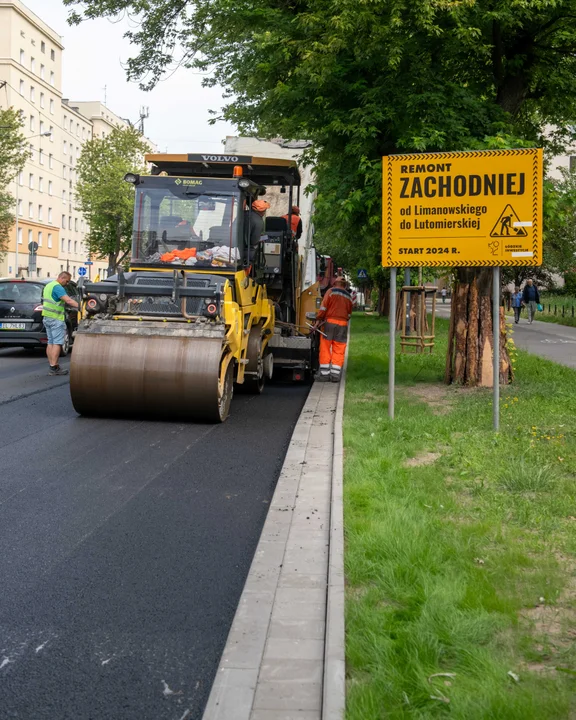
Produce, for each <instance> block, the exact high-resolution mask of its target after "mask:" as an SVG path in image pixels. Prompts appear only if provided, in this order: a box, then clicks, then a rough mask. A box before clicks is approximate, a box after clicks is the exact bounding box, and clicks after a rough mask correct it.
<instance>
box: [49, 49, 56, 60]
mask: <svg viewBox="0 0 576 720" xmlns="http://www.w3.org/2000/svg"><path fill="white" fill-rule="evenodd" d="M55 59H56V53H55V52H54V50H50V60H55Z"/></svg>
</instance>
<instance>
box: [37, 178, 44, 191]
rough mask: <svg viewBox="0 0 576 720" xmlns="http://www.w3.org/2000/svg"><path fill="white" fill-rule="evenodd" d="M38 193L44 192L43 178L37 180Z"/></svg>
mask: <svg viewBox="0 0 576 720" xmlns="http://www.w3.org/2000/svg"><path fill="white" fill-rule="evenodd" d="M38 192H44V178H43V177H39V178H38Z"/></svg>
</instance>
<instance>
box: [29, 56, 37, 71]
mask: <svg viewBox="0 0 576 720" xmlns="http://www.w3.org/2000/svg"><path fill="white" fill-rule="evenodd" d="M30 70H32V72H33V73H35V72H36V60H34V58H33V57H31V58H30Z"/></svg>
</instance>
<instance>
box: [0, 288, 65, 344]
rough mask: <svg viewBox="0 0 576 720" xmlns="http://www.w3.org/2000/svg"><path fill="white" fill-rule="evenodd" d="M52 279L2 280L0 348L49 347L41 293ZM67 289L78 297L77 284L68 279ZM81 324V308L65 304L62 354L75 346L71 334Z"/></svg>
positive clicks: (0, 291) (0, 293) (0, 295)
mask: <svg viewBox="0 0 576 720" xmlns="http://www.w3.org/2000/svg"><path fill="white" fill-rule="evenodd" d="M50 282H52V280H51V279H50V278H42V279H38V280H15V279H14V278H4V279H0V347H23V348H25V349H26V350H30V351H32V350H35V349H37V348H40V347H46V345H47V344H48V337H47V336H46V330H45V328H44V324H43V322H42V293H43V292H44V288H45V287H46V285H47V284H48V283H50ZM66 292H67V293H68V295H69V296H70V297H71V298H73V299H74V300H79V294H78V288H77V286H76V283H74V282H69V283H68V285H66ZM77 326H78V311H77V310H75V309H74V308H70V307H68V305H66V337H65V341H64V345H63V346H62V355H67V354H68V353H69V351H70V348H71V346H72V342H73V338H72V333H73V332H74V330H76V328H77Z"/></svg>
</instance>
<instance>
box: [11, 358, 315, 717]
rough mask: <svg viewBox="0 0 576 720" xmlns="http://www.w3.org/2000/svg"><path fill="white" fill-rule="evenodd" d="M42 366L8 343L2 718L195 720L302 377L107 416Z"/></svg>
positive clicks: (298, 404) (300, 394)
mask: <svg viewBox="0 0 576 720" xmlns="http://www.w3.org/2000/svg"><path fill="white" fill-rule="evenodd" d="M46 372H47V367H46V365H45V360H44V359H43V358H42V356H41V355H39V356H28V355H26V354H24V353H23V352H22V351H20V350H0V579H1V580H0V716H1V717H2V718H3V719H4V718H6V719H8V718H19V719H23V720H44V719H46V720H48V719H49V720H69V719H70V720H72V719H74V720H108V719H110V720H132V719H133V718H134V719H136V718H137V719H138V720H148V719H149V720H165V719H166V720H194V719H196V718H201V717H202V712H203V708H204V705H205V703H206V700H207V698H208V694H209V692H210V687H211V684H212V680H213V677H214V673H215V671H216V668H217V665H218V660H219V658H220V654H221V652H222V649H223V647H224V644H225V641H226V637H227V634H228V631H229V628H230V625H231V622H232V619H233V617H234V613H235V610H236V606H237V603H238V599H239V597H240V594H241V592H242V588H243V585H244V581H245V579H246V575H247V573H248V570H249V567H250V563H251V561H252V557H253V554H254V550H255V547H256V544H257V541H258V538H259V535H260V531H261V528H262V525H263V522H264V520H265V517H266V512H267V509H268V504H269V502H270V499H271V497H272V494H273V491H274V487H275V484H276V480H277V477H278V475H279V472H280V470H281V467H282V462H283V459H284V455H285V452H286V449H287V447H288V444H289V441H290V436H291V432H292V429H293V427H294V424H295V422H296V420H297V418H298V415H299V413H300V410H301V408H302V405H303V403H304V401H305V399H306V395H307V390H308V388H307V387H305V386H297V385H271V386H268V387H267V388H266V390H265V392H264V394H263V395H261V396H257V397H255V396H237V397H236V398H235V399H234V400H233V404H232V410H231V415H230V417H229V419H228V420H227V421H226V422H225V423H224V424H222V425H205V424H186V423H170V422H151V421H142V420H137V419H134V420H110V419H109V420H106V419H90V418H82V417H79V416H78V415H77V414H76V413H75V411H74V409H73V407H72V404H71V401H70V395H69V388H68V386H67V382H66V380H65V378H59V377H55V378H54V377H49V376H47V375H45V373H46ZM54 381H56V382H54ZM50 383H52V384H53V385H54V386H53V387H52V386H51V384H50Z"/></svg>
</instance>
